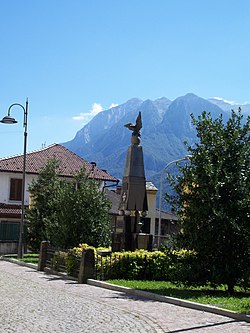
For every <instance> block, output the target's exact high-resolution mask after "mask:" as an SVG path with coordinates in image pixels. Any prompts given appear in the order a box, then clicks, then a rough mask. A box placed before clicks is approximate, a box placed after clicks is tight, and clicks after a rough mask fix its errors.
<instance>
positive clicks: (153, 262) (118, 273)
mask: <svg viewBox="0 0 250 333" xmlns="http://www.w3.org/2000/svg"><path fill="white" fill-rule="evenodd" d="M170 267H171V262H170V257H169V256H168V255H167V254H165V253H163V252H160V251H155V252H149V251H146V250H136V251H134V252H130V251H127V252H114V253H112V254H111V256H110V257H105V258H102V270H103V276H104V277H105V279H107V278H108V279H129V280H166V279H168V277H169V272H170Z"/></svg>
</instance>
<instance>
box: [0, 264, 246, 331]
mask: <svg viewBox="0 0 250 333" xmlns="http://www.w3.org/2000/svg"><path fill="white" fill-rule="evenodd" d="M0 295H1V296H0V304H1V306H0V318H1V320H0V332H1V333H10V332H18V333H29V332H32V333H41V332H43V333H45V332H46V333H47V332H51V333H52V332H53V333H57V332H68V333H78V332H79V333H80V332H87V333H105V332H107V333H111V332H116V333H119V332H122V333H127V332H129V333H137V332H143V333H144V332H145V333H146V332H150V333H151V332H152V333H153V332H157V333H160V332H173V333H177V332H190V333H200V332H202V333H205V332H207V333H210V332H211V333H213V332H223V333H224V332H225V333H229V332H230V333H241V332H243V333H244V332H249V331H250V323H246V322H243V321H242V322H240V321H235V320H234V319H232V318H228V317H224V316H220V315H216V314H211V313H207V312H202V311H197V310H193V309H188V308H184V307H181V306H176V305H172V304H168V303H162V302H159V301H154V300H149V299H146V298H143V297H135V296H132V295H128V294H126V293H123V292H119V291H114V290H108V289H103V288H99V287H95V286H91V285H80V284H77V283H75V282H73V281H69V280H64V279H62V278H60V277H58V276H50V275H46V274H44V273H41V272H37V271H35V270H33V269H31V268H28V267H23V266H18V265H15V264H12V263H8V262H5V261H0Z"/></svg>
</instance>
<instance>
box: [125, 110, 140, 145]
mask: <svg viewBox="0 0 250 333" xmlns="http://www.w3.org/2000/svg"><path fill="white" fill-rule="evenodd" d="M124 127H127V128H128V129H129V130H131V131H133V133H132V138H131V143H132V144H134V145H139V144H140V141H141V140H140V136H141V133H140V129H141V128H142V120H141V112H139V114H138V116H137V118H136V123H135V125H133V124H132V123H128V124H126V125H124Z"/></svg>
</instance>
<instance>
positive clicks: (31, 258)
mask: <svg viewBox="0 0 250 333" xmlns="http://www.w3.org/2000/svg"><path fill="white" fill-rule="evenodd" d="M6 257H7V258H13V259H17V255H16V254H10V255H7V256H6ZM38 259H39V254H36V253H26V254H24V255H23V258H22V259H18V260H20V261H23V262H27V263H30V264H36V265H37V264H38Z"/></svg>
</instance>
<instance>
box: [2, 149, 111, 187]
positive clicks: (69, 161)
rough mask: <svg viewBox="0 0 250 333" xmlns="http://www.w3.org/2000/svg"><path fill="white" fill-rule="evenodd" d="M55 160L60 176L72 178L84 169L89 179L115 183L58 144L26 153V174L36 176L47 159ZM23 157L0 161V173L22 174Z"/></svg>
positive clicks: (105, 173)
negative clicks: (58, 163)
mask: <svg viewBox="0 0 250 333" xmlns="http://www.w3.org/2000/svg"><path fill="white" fill-rule="evenodd" d="M53 158H55V159H57V160H58V161H59V162H60V165H59V168H58V171H59V174H60V175H61V176H64V177H72V176H74V175H75V174H76V173H77V172H79V171H80V169H81V168H85V170H86V172H87V173H89V175H90V178H94V179H98V180H105V181H111V182H117V181H118V179H116V178H115V177H113V176H111V175H110V174H109V173H108V172H107V171H104V170H101V169H99V168H98V167H97V166H95V165H93V164H91V163H89V162H86V161H85V160H84V159H83V158H81V157H80V156H78V155H76V154H75V153H73V152H72V151H70V150H68V149H67V148H65V147H63V146H62V145H60V144H53V145H51V146H48V147H46V148H42V149H40V150H37V151H34V152H31V153H27V155H26V173H27V174H38V173H39V172H40V171H41V170H42V169H43V168H44V166H45V165H46V164H47V162H48V160H49V159H53ZM22 168H23V155H16V156H12V157H8V158H1V159H0V172H15V173H17V172H18V173H22Z"/></svg>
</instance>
